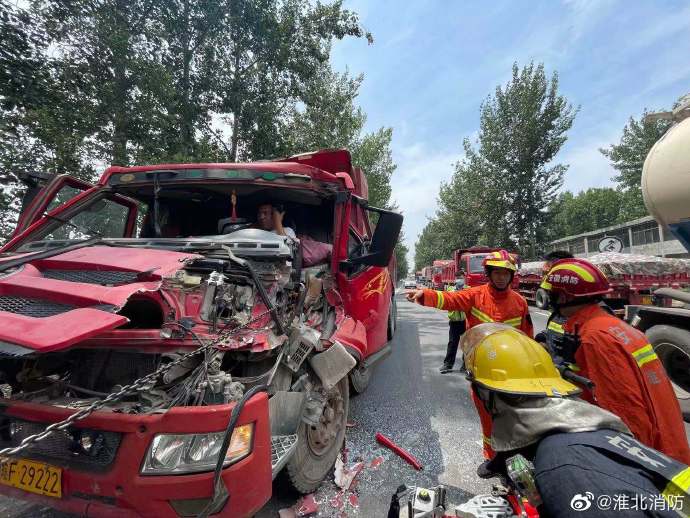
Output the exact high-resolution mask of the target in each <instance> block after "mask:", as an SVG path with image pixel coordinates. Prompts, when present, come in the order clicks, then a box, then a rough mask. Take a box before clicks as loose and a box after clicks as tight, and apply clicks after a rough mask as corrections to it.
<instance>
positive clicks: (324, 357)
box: [309, 342, 357, 390]
mask: <svg viewBox="0 0 690 518" xmlns="http://www.w3.org/2000/svg"><path fill="white" fill-rule="evenodd" d="M309 364H310V365H311V367H312V369H314V372H316V375H317V376H318V377H319V379H320V380H321V383H322V384H323V386H324V388H325V389H327V390H328V389H331V388H333V387H335V386H336V385H337V384H338V382H339V381H340V380H341V379H343V377H345V376H346V375H347V373H348V372H350V371H351V370H352V368H353V367H354V366H355V365H356V364H357V360H355V359H354V358H353V357H352V355H351V354H350V353H349V352H347V350H346V349H345V347H344V346H343V344H341V343H340V342H335V343H334V344H333V345H332V346H331V347H329V348H328V350H326V351H325V352H322V353H319V354H316V355H314V356H312V357H311V358H310V359H309Z"/></svg>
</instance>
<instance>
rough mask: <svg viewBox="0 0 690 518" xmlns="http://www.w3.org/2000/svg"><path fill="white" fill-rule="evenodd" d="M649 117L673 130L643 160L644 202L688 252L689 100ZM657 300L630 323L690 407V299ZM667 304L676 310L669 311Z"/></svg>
mask: <svg viewBox="0 0 690 518" xmlns="http://www.w3.org/2000/svg"><path fill="white" fill-rule="evenodd" d="M649 117H651V118H652V119H653V120H654V119H667V120H671V121H673V125H672V126H671V127H670V129H669V130H668V131H667V132H666V134H665V135H664V136H662V137H661V138H660V139H659V141H658V142H657V143H656V144H655V145H654V147H653V148H652V149H651V151H650V152H649V154H648V155H647V159H646V160H645V163H644V167H643V170H642V193H643V195H644V202H645V205H646V206H647V209H648V210H649V213H650V214H651V215H652V216H654V217H655V218H656V219H657V221H658V222H659V223H660V224H662V225H664V226H665V227H666V228H668V229H669V230H670V231H671V232H672V233H673V234H674V236H675V237H676V238H677V239H678V240H679V241H680V242H681V243H682V244H683V246H685V248H686V249H687V250H688V251H690V94H688V95H686V96H685V97H684V98H683V99H681V101H680V102H679V103H678V106H677V107H676V108H675V109H674V110H673V111H671V112H664V113H655V114H651V115H650V116H649ZM654 296H655V299H656V300H657V301H658V305H656V306H627V308H626V313H627V314H626V318H627V319H628V320H629V321H630V322H631V323H632V324H633V325H634V326H635V327H637V328H638V329H640V330H642V331H644V332H645V334H646V335H647V337H648V338H649V341H650V343H651V344H652V345H653V346H654V350H655V351H656V353H657V355H658V356H659V358H660V359H661V361H662V362H663V364H664V366H665V367H666V370H667V371H668V374H669V377H670V378H671V380H672V381H673V383H674V385H675V386H676V388H677V389H678V388H680V389H683V390H682V391H679V390H677V391H676V392H677V393H678V395H679V398H681V399H685V400H686V402H687V401H690V394H689V393H690V293H689V292H687V291H682V290H677V289H672V288H660V289H658V290H656V291H655V292H654ZM664 299H665V300H664ZM669 299H670V300H671V301H672V304H671V305H672V307H665V306H668V305H669V304H668V300H669ZM664 302H666V303H664ZM683 406H686V405H683ZM684 410H685V411H686V412H685V413H686V418H687V417H689V415H688V412H687V410H688V409H686V408H684Z"/></svg>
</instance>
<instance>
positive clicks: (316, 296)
mask: <svg viewBox="0 0 690 518" xmlns="http://www.w3.org/2000/svg"><path fill="white" fill-rule="evenodd" d="M242 232H243V231H242ZM239 233H240V232H237V233H236V234H239ZM250 237H251V239H249V241H247V239H248V237H247V236H245V237H244V240H243V241H241V242H240V240H238V241H237V242H233V241H231V240H229V241H228V243H227V244H223V245H222V247H221V249H220V250H216V251H213V252H212V253H208V254H204V256H203V257H200V258H197V259H192V260H185V261H184V263H183V264H182V265H181V268H180V269H179V270H177V271H176V272H175V273H174V274H173V275H171V276H169V277H166V278H164V279H163V280H162V282H161V284H160V290H159V291H157V292H146V293H144V292H141V293H136V294H134V295H132V297H131V298H130V300H135V299H136V301H137V302H136V304H134V303H132V304H130V303H129V302H128V303H127V304H126V305H125V306H124V307H123V308H122V310H121V312H122V313H123V314H124V313H127V312H128V313H127V316H128V318H129V319H130V322H132V321H136V324H135V325H126V326H123V329H134V330H141V331H142V332H148V331H149V330H151V331H153V329H154V327H153V325H152V323H155V322H159V323H158V324H157V325H159V326H160V329H158V331H157V333H156V339H157V340H158V341H159V342H162V343H163V347H161V346H158V347H157V348H151V347H149V344H148V343H147V344H145V345H144V346H142V347H131V346H130V345H129V344H118V343H117V342H116V341H113V345H112V346H111V347H109V348H106V347H104V345H103V344H99V347H98V348H89V347H83V348H73V349H70V350H68V351H65V352H55V353H48V354H43V355H39V356H32V357H28V358H27V357H25V358H22V359H19V358H8V359H7V360H4V362H3V367H2V369H3V370H2V372H0V383H1V384H0V396H1V397H2V398H4V399H12V400H22V401H31V402H35V403H45V404H51V405H53V406H58V407H66V408H84V407H87V406H88V405H90V404H91V403H93V402H94V401H95V400H98V399H103V398H105V397H106V396H107V395H108V394H110V393H112V392H117V391H118V390H120V389H121V387H123V386H125V385H128V384H130V383H131V382H132V381H133V380H137V379H139V378H141V377H144V376H146V375H148V374H150V373H153V372H155V371H157V370H158V369H159V368H160V367H161V366H164V365H165V364H168V363H175V365H174V366H173V367H172V368H170V369H169V370H167V371H165V373H164V374H163V375H161V376H160V377H159V378H158V379H157V380H156V381H155V382H151V383H149V384H148V385H146V386H145V387H144V388H143V389H142V390H139V391H138V392H136V393H133V394H130V395H128V396H126V397H124V398H122V399H121V400H120V401H118V402H116V403H112V404H109V405H107V406H106V407H105V410H110V411H113V412H123V413H151V412H164V411H166V410H167V409H170V408H173V407H176V406H197V405H220V404H227V403H231V402H235V401H239V400H240V399H241V398H242V396H243V395H244V393H245V392H246V390H248V389H249V388H251V387H252V386H255V385H258V384H267V385H269V392H270V393H271V394H274V393H277V392H278V391H286V390H287V391H288V392H289V393H293V392H295V393H302V394H303V395H304V396H305V397H303V398H302V399H298V400H297V401H302V400H305V401H306V403H305V404H304V405H303V409H302V416H303V417H302V419H303V420H304V421H305V422H310V423H316V422H318V420H319V418H320V416H321V414H322V413H323V411H324V406H325V404H326V400H327V398H326V397H325V395H324V394H325V393H324V391H327V390H329V389H330V388H331V387H333V386H334V385H335V384H336V383H338V381H340V380H341V379H342V378H343V376H345V375H346V374H347V372H348V371H349V370H350V369H351V367H352V366H353V365H354V364H355V360H354V359H353V358H352V357H351V356H350V355H349V353H347V351H345V349H344V348H343V347H342V346H341V345H340V344H337V343H336V344H335V345H333V346H332V347H331V348H330V349H329V350H328V351H326V352H322V351H323V350H324V347H323V344H324V343H325V341H326V340H328V339H329V338H330V336H331V334H332V333H333V332H334V330H335V328H336V323H335V321H336V312H335V309H334V308H333V307H332V306H331V305H330V304H329V302H328V301H327V299H326V296H325V294H324V290H325V289H326V287H329V286H332V284H333V283H332V280H331V274H330V273H329V268H328V266H327V265H323V266H321V267H312V268H308V269H304V270H300V269H298V268H295V265H296V263H298V262H299V261H295V260H294V254H295V250H294V249H293V246H292V245H291V244H290V242H289V240H287V239H286V238H284V236H276V235H275V234H272V233H269V232H264V231H257V230H251V236H250ZM245 241H247V242H245ZM250 246H253V247H255V248H253V249H252V250H253V252H252V253H245V252H246V250H244V249H242V248H243V247H250ZM240 253H241V255H242V258H239V257H237V256H236V255H235V254H240ZM171 300H173V301H177V304H178V308H177V309H175V308H174V306H173V305H171V303H170V302H169V301H171ZM139 301H141V303H140V302H139ZM152 308H153V309H155V311H156V318H155V319H151V318H148V317H147V315H146V313H147V312H148V311H149V310H150V309H152ZM262 313H263V314H266V316H265V317H263V318H261V319H258V320H257V321H256V322H254V321H253V319H256V316H257V315H259V314H262ZM160 321H162V322H160ZM142 323H146V325H142ZM248 323H249V325H248V326H247V324H248ZM244 326H247V327H244ZM243 327H244V329H241V331H240V332H239V333H236V334H232V335H228V337H227V338H224V339H223V340H221V341H219V343H218V345H217V346H216V349H211V350H209V351H206V352H205V354H203V355H198V356H195V357H192V358H187V359H186V360H184V361H182V362H179V361H178V360H179V359H180V358H181V356H182V355H183V354H184V353H185V352H187V351H189V347H190V346H191V347H194V348H196V347H198V346H199V345H201V344H203V343H204V342H205V341H211V340H214V339H215V338H216V337H218V336H219V335H223V334H224V333H225V332H226V331H229V330H232V329H235V328H243ZM144 336H145V337H146V340H148V341H150V340H151V338H150V337H151V335H150V334H146V335H144ZM187 343H188V344H189V345H186V344H187ZM166 349H167V351H166ZM143 351H146V352H143ZM307 360H309V361H307ZM295 379H299V380H302V381H301V382H298V383H294V381H291V380H295Z"/></svg>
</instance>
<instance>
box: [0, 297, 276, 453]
mask: <svg viewBox="0 0 690 518" xmlns="http://www.w3.org/2000/svg"><path fill="white" fill-rule="evenodd" d="M268 314H270V310H268V311H264V312H263V313H261V314H259V315H257V316H255V317H253V318H251V319H250V320H249V321H248V322H247V323H246V324H243V325H241V326H238V327H235V328H233V329H231V330H230V331H228V332H226V333H221V334H220V335H219V336H218V337H217V338H215V339H214V340H212V341H210V342H208V343H206V344H203V345H202V346H201V347H199V348H197V349H195V350H193V351H191V352H188V353H187V354H184V355H182V356H180V357H179V358H178V359H176V360H174V361H172V362H170V363H166V364H165V365H163V366H162V367H160V368H159V369H158V370H156V371H154V372H152V373H150V374H147V375H146V376H143V377H141V378H139V379H138V380H136V381H134V382H132V383H130V384H129V385H125V386H124V387H122V388H121V389H120V390H118V391H117V392H113V393H111V394H108V396H107V397H106V398H104V399H100V400H98V401H94V402H93V403H92V404H90V405H89V406H87V407H86V408H82V409H81V410H79V411H78V412H76V413H74V414H72V415H71V416H69V417H68V418H67V419H64V420H62V421H60V422H57V423H53V424H51V425H50V426H48V427H46V429H45V430H43V431H42V432H40V433H37V434H34V435H29V436H28V437H25V438H24V439H23V440H22V442H21V443H20V444H19V445H18V446H15V447H14V448H4V449H2V450H0V465H2V464H5V463H7V462H9V460H10V459H9V458H6V457H7V456H8V455H16V454H17V453H19V452H21V451H23V450H25V449H27V448H28V447H29V446H31V445H32V444H34V443H37V442H40V441H42V440H44V439H45V438H46V437H48V436H49V435H51V434H52V433H53V432H56V431H58V430H65V429H66V428H68V427H69V426H71V425H72V424H74V423H75V422H76V421H80V420H81V419H84V418H86V417H88V416H89V415H91V414H92V413H93V412H95V411H96V410H100V409H101V408H103V407H104V406H106V405H107V404H108V403H113V402H116V401H119V400H120V399H122V398H123V397H125V396H126V395H127V394H131V393H133V392H139V391H141V390H145V389H147V388H148V386H149V384H150V383H153V382H155V381H156V380H157V379H158V377H159V376H161V375H163V374H165V373H166V372H168V371H169V370H170V369H172V368H173V367H175V366H176V365H179V364H181V363H183V362H185V361H186V360H188V359H189V358H192V357H194V356H196V355H198V354H201V353H204V352H206V351H208V350H209V349H211V348H212V347H215V346H216V345H218V343H220V342H221V341H223V340H225V339H226V338H227V337H228V336H231V335H232V334H234V333H236V332H238V331H240V330H242V329H245V328H246V327H247V326H249V325H250V324H253V323H254V322H256V321H257V320H259V319H261V318H263V317H265V316H266V315H268ZM198 340H199V341H200V342H202V340H201V339H198ZM202 343H203V342H202Z"/></svg>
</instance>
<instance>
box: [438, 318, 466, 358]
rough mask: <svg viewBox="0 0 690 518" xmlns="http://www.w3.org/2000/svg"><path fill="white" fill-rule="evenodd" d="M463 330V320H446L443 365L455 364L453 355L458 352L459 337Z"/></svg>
mask: <svg viewBox="0 0 690 518" xmlns="http://www.w3.org/2000/svg"><path fill="white" fill-rule="evenodd" d="M464 332H465V320H449V321H448V348H447V349H446V359H445V360H443V365H446V366H449V367H452V366H453V365H455V356H456V355H457V354H458V345H459V344H460V337H461V336H462V334H463V333H464Z"/></svg>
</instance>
